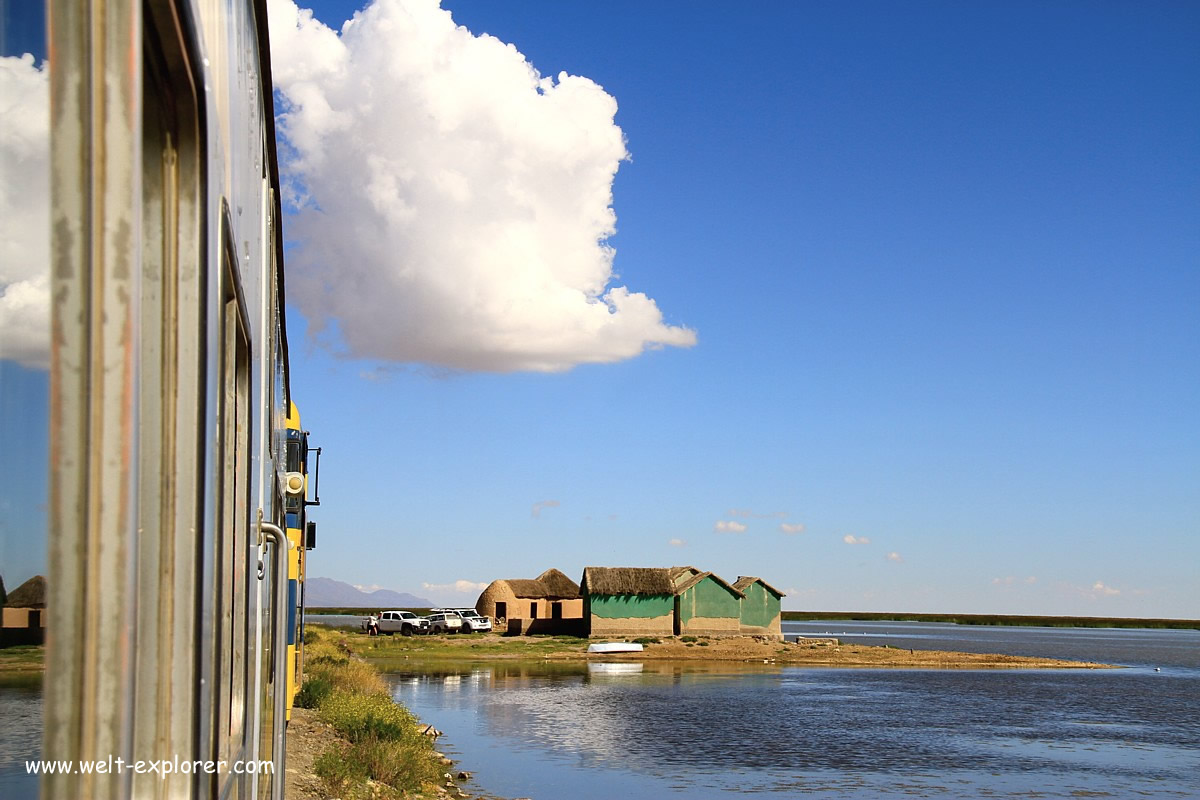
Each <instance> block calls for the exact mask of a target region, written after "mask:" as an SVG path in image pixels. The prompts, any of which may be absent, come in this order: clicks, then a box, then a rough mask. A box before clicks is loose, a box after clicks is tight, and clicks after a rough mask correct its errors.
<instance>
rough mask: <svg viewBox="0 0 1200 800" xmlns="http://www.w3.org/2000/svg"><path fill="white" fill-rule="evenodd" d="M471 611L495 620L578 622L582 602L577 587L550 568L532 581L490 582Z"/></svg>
mask: <svg viewBox="0 0 1200 800" xmlns="http://www.w3.org/2000/svg"><path fill="white" fill-rule="evenodd" d="M475 610H476V611H478V612H479V613H480V614H482V615H483V616H485V617H492V618H493V619H496V620H500V619H505V620H513V619H535V620H537V619H546V618H550V619H555V620H563V619H579V618H581V617H582V615H583V601H582V600H580V599H579V585H578V584H577V583H575V581H573V580H571V579H570V578H568V577H567V576H566V575H564V574H563V573H562V572H560V571H559V570H557V569H553V568H551V569H548V570H546V571H545V572H543V573H542V574H541V575H539V576H537V577H536V578H504V579H501V580H496V581H492V582H491V583H489V584H488V586H487V588H486V589H484V590H483V592H482V593H481V594H480V595H479V599H478V600H476V601H475Z"/></svg>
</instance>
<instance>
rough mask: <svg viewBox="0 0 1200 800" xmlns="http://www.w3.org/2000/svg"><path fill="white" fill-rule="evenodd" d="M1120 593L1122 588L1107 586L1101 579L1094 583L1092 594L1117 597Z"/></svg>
mask: <svg viewBox="0 0 1200 800" xmlns="http://www.w3.org/2000/svg"><path fill="white" fill-rule="evenodd" d="M1120 593H1121V590H1120V589H1117V588H1114V587H1112V586H1105V585H1104V584H1103V583H1101V582H1100V581H1096V582H1095V583H1094V584H1092V594H1094V595H1095V596H1096V597H1115V596H1117V595H1119V594H1120Z"/></svg>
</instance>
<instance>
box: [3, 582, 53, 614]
mask: <svg viewBox="0 0 1200 800" xmlns="http://www.w3.org/2000/svg"><path fill="white" fill-rule="evenodd" d="M5 605H6V606H7V607H8V608H45V607H46V579H45V578H44V577H42V576H41V575H34V576H33V577H32V578H30V579H29V580H27V581H25V582H24V583H22V584H21V585H20V586H18V587H17V588H16V589H13V590H12V593H11V594H10V595H9V596H8V601H7V602H6V603H5Z"/></svg>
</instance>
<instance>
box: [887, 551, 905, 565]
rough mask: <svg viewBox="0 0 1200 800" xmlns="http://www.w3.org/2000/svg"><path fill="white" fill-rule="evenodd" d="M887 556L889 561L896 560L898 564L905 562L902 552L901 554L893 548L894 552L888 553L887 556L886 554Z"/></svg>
mask: <svg viewBox="0 0 1200 800" xmlns="http://www.w3.org/2000/svg"><path fill="white" fill-rule="evenodd" d="M886 558H887V560H888V561H894V562H896V563H897V564H903V563H904V559H903V558H901V557H900V554H899V553H897V552H896V551H895V550H893V551H892V552H890V553H888V554H887V556H886Z"/></svg>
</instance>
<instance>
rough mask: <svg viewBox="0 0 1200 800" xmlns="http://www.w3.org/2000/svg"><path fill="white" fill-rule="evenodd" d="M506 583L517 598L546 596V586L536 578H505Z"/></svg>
mask: <svg viewBox="0 0 1200 800" xmlns="http://www.w3.org/2000/svg"><path fill="white" fill-rule="evenodd" d="M504 582H505V583H507V584H508V588H510V589H512V592H513V594H515V595H516V596H517V597H545V596H546V584H544V583H542V582H541V581H539V580H537V579H535V578H505V580H504Z"/></svg>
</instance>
